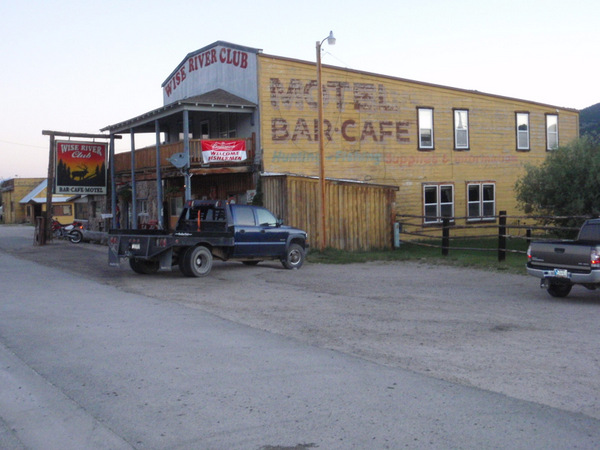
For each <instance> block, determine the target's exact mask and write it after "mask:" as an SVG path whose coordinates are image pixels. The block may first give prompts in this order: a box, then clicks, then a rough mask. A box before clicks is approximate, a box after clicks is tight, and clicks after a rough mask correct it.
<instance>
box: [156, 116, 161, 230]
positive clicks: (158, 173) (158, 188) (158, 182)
mask: <svg viewBox="0 0 600 450" xmlns="http://www.w3.org/2000/svg"><path fill="white" fill-rule="evenodd" d="M154 129H155V131H156V212H157V215H158V228H159V229H161V230H162V229H163V191H162V173H161V170H160V163H161V161H160V125H159V123H158V119H157V120H155V121H154Z"/></svg>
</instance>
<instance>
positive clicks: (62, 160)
mask: <svg viewBox="0 0 600 450" xmlns="http://www.w3.org/2000/svg"><path fill="white" fill-rule="evenodd" d="M106 150H107V144H105V143H98V142H73V141H56V153H55V155H56V156H55V161H56V166H55V167H56V174H55V190H54V193H56V194H73V195H76V194H82V195H83V194H95V195H106V179H107V177H106V155H107V151H106Z"/></svg>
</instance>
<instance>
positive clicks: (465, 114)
mask: <svg viewBox="0 0 600 450" xmlns="http://www.w3.org/2000/svg"><path fill="white" fill-rule="evenodd" d="M461 136H462V137H463V139H462V141H461V139H460V137H461ZM469 145H470V143H469V110H468V109H455V110H454V149H455V150H468V149H469Z"/></svg>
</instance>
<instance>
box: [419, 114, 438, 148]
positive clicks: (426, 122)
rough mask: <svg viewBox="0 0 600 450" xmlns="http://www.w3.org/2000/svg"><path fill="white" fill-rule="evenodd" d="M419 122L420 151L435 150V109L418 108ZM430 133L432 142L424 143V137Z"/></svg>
mask: <svg viewBox="0 0 600 450" xmlns="http://www.w3.org/2000/svg"><path fill="white" fill-rule="evenodd" d="M417 122H418V128H419V150H433V149H434V148H435V146H434V142H435V140H434V134H433V108H420V107H419V108H417ZM427 132H429V135H430V139H431V142H430V143H424V139H423V137H424V136H425V135H426V134H427Z"/></svg>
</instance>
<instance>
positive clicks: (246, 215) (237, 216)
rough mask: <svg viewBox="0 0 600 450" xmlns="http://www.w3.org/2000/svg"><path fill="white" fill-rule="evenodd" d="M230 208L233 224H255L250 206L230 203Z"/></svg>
mask: <svg viewBox="0 0 600 450" xmlns="http://www.w3.org/2000/svg"><path fill="white" fill-rule="evenodd" d="M231 209H232V212H233V218H234V223H235V225H249V226H254V225H256V222H255V221H254V211H252V208H249V207H247V206H241V205H231Z"/></svg>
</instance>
